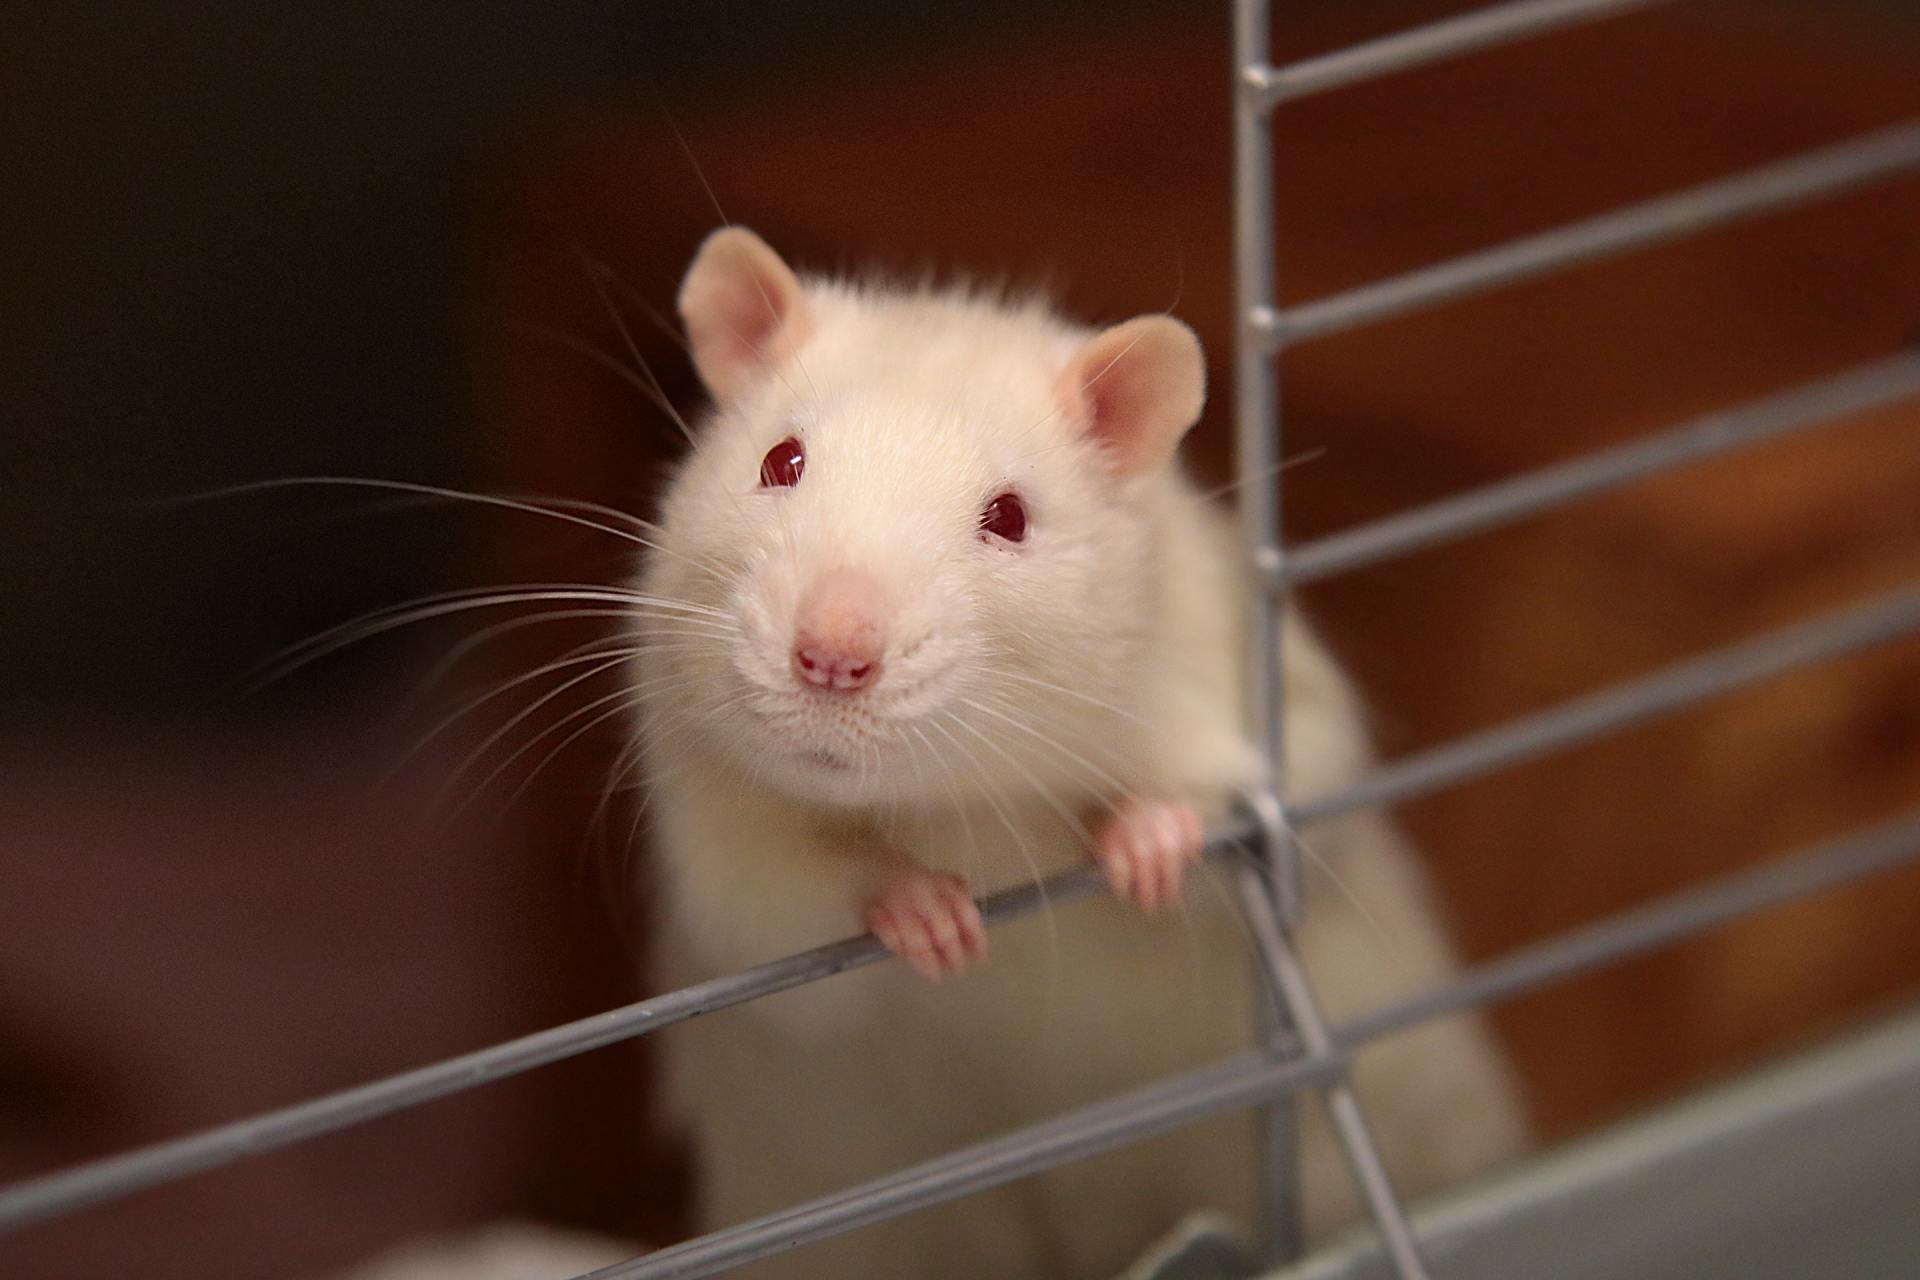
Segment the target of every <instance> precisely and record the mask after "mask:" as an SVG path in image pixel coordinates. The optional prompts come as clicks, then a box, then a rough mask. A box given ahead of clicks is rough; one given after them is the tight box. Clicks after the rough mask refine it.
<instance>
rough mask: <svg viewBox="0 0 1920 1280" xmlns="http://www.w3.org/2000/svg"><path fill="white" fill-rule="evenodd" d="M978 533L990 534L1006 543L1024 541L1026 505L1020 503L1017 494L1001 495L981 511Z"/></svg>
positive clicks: (1025, 536)
mask: <svg viewBox="0 0 1920 1280" xmlns="http://www.w3.org/2000/svg"><path fill="white" fill-rule="evenodd" d="M980 532H981V533H990V534H992V535H993V536H994V537H996V538H1004V539H1006V540H1007V541H1008V542H1024V541H1026V538H1027V504H1026V503H1024V502H1022V501H1020V495H1019V494H1017V493H1003V494H1001V495H1000V496H999V497H997V498H995V499H994V500H993V501H992V502H989V503H988V504H987V505H986V508H985V510H983V511H981V513H980Z"/></svg>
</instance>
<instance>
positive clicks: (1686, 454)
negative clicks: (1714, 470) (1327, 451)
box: [1276, 354, 1920, 585]
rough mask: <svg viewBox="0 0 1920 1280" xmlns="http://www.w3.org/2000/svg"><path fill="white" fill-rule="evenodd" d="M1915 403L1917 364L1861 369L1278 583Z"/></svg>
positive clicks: (1497, 490)
mask: <svg viewBox="0 0 1920 1280" xmlns="http://www.w3.org/2000/svg"><path fill="white" fill-rule="evenodd" d="M1916 394H1920V354H1915V355H1902V356H1896V357H1894V358H1892V359H1889V360H1883V361H1879V362H1877V363H1874V364H1869V365H1863V366H1860V367H1859V368H1855V369H1851V370H1848V371H1847V372H1845V373H1842V374H1839V375H1837V376H1835V377H1831V378H1825V379H1822V380H1820V381H1818V382H1813V383H1807V384H1804V385H1801V386H1798V387H1795V388H1793V389H1792V390H1790V391H1786V392H1782V393H1780V394H1777V395H1772V396H1768V397H1767V398H1765V399H1763V400H1755V401H1750V402H1749V403H1747V404H1744V405H1740V406H1738V407H1737V408H1733V409H1725V410H1721V411H1719V412H1715V413H1710V414H1706V415H1704V416H1702V417H1698V418H1695V419H1693V420H1692V421H1690V422H1686V423H1683V424H1681V425H1680V426H1677V427H1670V428H1667V429H1665V430H1663V431H1660V432H1659V433H1657V434H1655V435H1653V436H1651V437H1649V438H1647V439H1644V440H1636V441H1633V442H1631V443H1628V444H1624V445H1620V446H1618V447H1617V448H1612V449H1606V450H1602V451H1600V452H1598V453H1591V454H1588V455H1586V456H1585V457H1581V458H1576V459H1574V460H1573V461H1571V462H1565V463H1560V464H1558V465H1555V466H1549V467H1541V468H1539V469H1538V470H1534V471H1529V472H1526V473H1525V474H1523V475H1519V476H1516V477H1514V478H1513V479H1511V480H1502V481H1499V482H1498V483H1495V484H1489V485H1485V486H1483V487H1481V488H1478V489H1473V490H1470V491H1468V492H1466V493H1463V494H1460V495H1459V496H1458V497H1453V498H1447V499H1444V500H1442V501H1439V502H1434V503H1431V504H1429V505H1427V506H1424V507H1418V508H1415V509H1414V510H1412V511H1408V512H1405V513H1403V514H1401V515H1396V516H1390V517H1388V518H1386V519H1384V520H1376V521H1373V522H1372V523H1369V524H1364V525H1360V526H1359V527H1357V528H1354V529H1349V530H1347V531H1345V532H1343V533H1335V534H1331V535H1329V536H1327V537H1324V538H1318V539H1315V540H1314V541H1312V542H1307V543H1303V544H1302V545H1300V546H1299V547H1296V548H1294V549H1293V550H1290V551H1289V552H1288V553H1287V555H1286V557H1285V560H1284V562H1283V564H1282V566H1281V570H1280V574H1279V575H1278V576H1279V578H1280V581H1282V582H1284V583H1286V584H1289V585H1290V584H1294V583H1301V582H1313V581H1316V580H1318V579H1321V578H1328V577H1332V576H1334V575H1335V574H1340V573H1347V572H1350V571H1352V570H1354V569H1357V568H1360V567H1362V566H1363V565H1368V564H1373V563H1375V562H1377V561H1380V560H1386V559H1390V558H1392V557H1394V556H1400V555H1405V554H1406V553H1408V552H1410V551H1416V550H1420V549H1423V548H1426V547H1430V546H1434V545H1436V544H1438V543H1443V542H1450V541H1453V540H1455V539H1458V538H1464V537H1466V536H1468V535H1469V534H1473V533H1480V532H1483V531H1485V530H1487V529H1491V528H1496V527H1498V526H1500V525H1503V524H1509V523H1511V522H1513V521H1515V520H1521V519H1524V518H1525V517H1527V516H1530V515H1535V514H1538V513H1540V512H1542V511H1546V510H1549V509H1551V508H1554V507H1558V506H1561V505H1563V504H1565V503H1569V502H1573V501H1575V500H1577V499H1580V498H1585V497H1588V496H1591V495H1593V494H1596V493H1600V492H1603V491H1605V490H1607V489H1611V488H1614V487H1616V486H1618V485H1622V484H1626V483H1628V482H1630V481H1633V480H1638V479H1642V478H1644V477H1646V476H1651V475H1654V474H1657V473H1659V472H1662V471H1666V470H1669V469H1671V468H1674V467H1680V466H1684V465H1686V464H1688V463H1691V462H1698V461H1700V460H1701V459H1704V458H1710V457H1713V456H1715V455H1717V454H1721V453H1726V452H1728V451H1730V450H1733V449H1737V448H1740V447H1742V446H1745V445H1751V444H1759V443H1761V442H1763V441H1767V440H1771V439H1774V438H1776V437H1778V436H1783V435H1787V434H1789V433H1791V432H1794V431H1801V430H1806V429H1809V428H1813V427H1823V426H1830V425H1833V424H1835V423H1838V422H1840V421H1842V420H1844V419H1846V418H1848V417H1851V416H1852V415H1855V414H1858V413H1860V412H1862V411H1864V410H1867V409H1874V408H1879V407H1880V406H1882V405H1887V404H1893V403H1896V402H1898V401H1900V400H1904V399H1906V398H1908V397H1910V396H1913V395H1916ZM1276 585H1278V584H1277V583H1276Z"/></svg>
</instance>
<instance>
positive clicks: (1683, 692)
mask: <svg viewBox="0 0 1920 1280" xmlns="http://www.w3.org/2000/svg"><path fill="white" fill-rule="evenodd" d="M1916 629H1920V585H1910V586H1907V587H1904V588H1902V589H1899V590H1896V591H1891V592H1888V593H1886V594H1884V595H1880V596H1876V597H1874V598H1873V599H1871V600H1869V601H1867V602H1866V603H1865V604H1859V605H1854V606H1851V607H1849V608H1845V609H1837V610H1834V611H1832V612H1829V613H1825V614H1821V615H1819V616H1817V617H1815V618H1813V619H1812V620H1810V621H1807V622H1802V623H1797V624H1794V625H1792V626H1788V627H1781V628H1779V629H1778V630H1774V631H1769V632H1766V633H1764V634H1762V635H1760V636H1758V637H1756V638H1754V639H1751V640H1746V641H1743V642H1741V643H1739V644H1733V645H1728V646H1726V647H1725V648H1721V649H1715V650H1712V651H1710V652H1708V653H1705V654H1702V655H1700V656H1699V657H1696V658H1689V659H1687V660H1686V661H1683V662H1678V663H1675V664H1674V665H1672V666H1669V667H1665V668H1663V669H1661V670H1659V671H1656V672H1654V673H1653V674H1652V675H1648V676H1641V677H1638V678H1636V679H1633V680H1627V681H1623V682H1621V683H1620V684H1616V685H1613V686H1611V687H1609V688H1606V689H1602V690H1600V691H1599V692H1598V693H1592V694H1588V695H1586V696H1584V697H1580V698H1575V699H1573V700H1572V701H1570V702H1563V703H1561V704H1560V705H1559V706H1557V707H1550V708H1548V709H1547V710H1545V711H1540V712H1536V713H1534V714H1532V715H1527V716H1522V717H1520V718H1519V719H1517V720H1510V721H1508V722H1507V723H1505V724H1503V725H1499V726H1497V727H1495V728H1492V729H1488V730H1485V731H1483V732H1480V733H1476V734H1470V735H1468V736H1467V737H1464V738H1456V739H1454V740H1453V741H1451V742H1447V743H1443V744H1441V745H1440V746H1437V747H1434V748H1432V749H1430V750H1427V751H1422V752H1419V753H1417V754H1415V755H1412V756H1409V757H1407V758H1405V759H1403V760H1398V761H1395V762H1393V763H1391V764H1387V765H1383V766H1381V767H1380V768H1378V769H1376V770H1374V771H1373V772H1372V773H1370V774H1368V775H1367V776H1365V777H1363V778H1362V779H1361V780H1360V781H1359V782H1357V783H1355V784H1353V785H1352V786H1349V787H1342V788H1340V789H1339V790H1336V791H1332V792H1329V793H1328V794H1326V795H1324V796H1316V797H1314V798H1313V799H1311V800H1307V801H1305V802H1303V803H1301V804H1299V805H1296V806H1292V807H1290V808H1289V809H1288V812H1287V817H1288V821H1289V822H1290V823H1291V825H1293V826H1294V827H1295V828H1301V827H1307V826H1311V825H1313V824H1314V823H1317V822H1325V821H1327V820H1328V819H1330V818H1337V817H1340V816H1341V815H1343V814H1348V813H1352V812H1354V811H1356V810H1359V809H1372V808H1379V807H1385V806H1391V805H1396V804H1399V803H1401V802H1403V801H1406V800H1411V799H1413V798H1415V797H1416V796H1423V795H1426V794H1427V793H1428V792H1431V791H1438V790H1440V789H1442V788H1444V787H1450V786H1454V785H1455V784H1457V783H1461V782H1465V781H1467V780H1469V779H1472V778H1477V777H1479V776H1480V775H1482V774H1485V773H1491V772H1493V771H1494V770H1496V769H1500V768H1503V767H1505V766H1507V765H1511V764H1517V763H1518V762H1520V761H1522V760H1527V759H1530V758H1532V757H1534V756H1538V755H1544V754H1546V753H1547V752H1549V751H1554V750H1557V749H1559V748H1561V747H1567V746H1571V745H1573V744H1574V743H1577V742H1580V741H1582V740H1584V739H1587V738H1592V737H1596V736H1598V735H1600V734H1603V733H1606V732H1608V731H1610V730H1614V729H1619V728H1622V727H1623V726H1626V725H1629V724H1632V723H1634V722H1635V721H1639V720H1646V719H1650V718H1652V717H1654V716H1658V715H1662V714H1665V713H1666V712H1669V711H1676V710H1678V709H1680V708H1682V707H1685V706H1688V705H1690V704H1692V703H1695V702H1700V701H1703V700H1705V699H1707V698H1711V697H1713V696H1714V695H1716V694H1721V693H1726V692H1728V691H1729V690H1732V689H1736V688H1739V687H1740V686H1741V685H1744V684H1751V683H1753V682H1755V681H1758V680H1764V679H1766V678H1768V677H1770V676H1776V675H1780V674H1782V673H1784V672H1787V671H1791V670H1793V669H1794V668H1796V667H1803V666H1807V665H1809V664H1811V663H1815V662H1819V661H1822V660H1824V659H1827V658H1837V657H1839V656H1841V655H1842V654H1846V653H1851V652H1853V651H1854V650H1856V649H1864V648H1866V647H1868V646H1869V645H1874V644H1880V643H1883V642H1885V641H1888V640H1893V639H1896V638H1898V637H1900V636H1902V635H1905V634H1907V633H1910V632H1913V631H1914V630H1916Z"/></svg>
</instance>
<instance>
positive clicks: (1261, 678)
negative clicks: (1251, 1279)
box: [1232, 0, 1303, 1262]
mask: <svg viewBox="0 0 1920 1280" xmlns="http://www.w3.org/2000/svg"><path fill="white" fill-rule="evenodd" d="M1269 19H1270V12H1269V0H1233V95H1232V96H1233V182H1234V192H1233V198H1234V208H1233V237H1234V239H1233V246H1234V391H1235V396H1234V415H1235V416H1234V423H1235V426H1234V460H1235V470H1236V472H1237V475H1236V477H1235V478H1236V480H1237V481H1238V482H1239V485H1238V488H1239V491H1240V529H1241V538H1242V541H1243V545H1244V547H1245V552H1246V556H1247V560H1248V567H1249V570H1250V578H1249V582H1250V583H1254V584H1259V585H1258V587H1257V588H1256V589H1255V590H1253V591H1251V592H1250V593H1249V594H1250V597H1251V598H1250V601H1249V605H1248V608H1247V622H1246V628H1247V634H1246V653H1245V657H1244V667H1245V677H1244V678H1245V680H1246V686H1245V689H1246V700H1247V709H1246V720H1247V725H1248V728H1249V729H1251V730H1253V731H1254V732H1255V733H1256V734H1258V735H1259V741H1260V743H1261V746H1262V747H1263V748H1264V749H1265V752H1266V759H1267V761H1268V769H1269V772H1268V776H1267V779H1266V785H1265V786H1264V787H1263V788H1261V789H1260V790H1259V791H1258V792H1257V793H1256V794H1254V795H1251V796H1249V797H1248V803H1249V806H1250V807H1251V808H1252V810H1253V813H1254V817H1255V818H1256V819H1257V821H1258V822H1259V825H1260V831H1261V839H1260V840H1259V841H1258V848H1259V849H1260V851H1261V853H1262V855H1263V860H1264V861H1265V862H1266V863H1267V864H1268V867H1269V869H1270V871H1272V873H1273V875H1272V877H1271V879H1270V880H1268V881H1267V882H1266V883H1265V884H1263V885H1262V886H1261V890H1260V891H1261V892H1266V891H1268V889H1270V888H1271V889H1273V890H1275V891H1277V892H1278V893H1279V894H1280V895H1281V900H1280V901H1279V902H1277V903H1271V904H1263V905H1266V906H1268V907H1269V908H1271V909H1276V910H1277V911H1278V912H1279V913H1280V914H1281V915H1282V916H1283V917H1287V918H1291V916H1292V914H1293V913H1294V912H1295V911H1297V909H1298V901H1299V899H1298V895H1297V894H1296V893H1293V892H1291V890H1292V889H1293V887H1294V874H1295V873H1294V871H1293V868H1292V867H1291V866H1290V865H1289V859H1290V857H1291V854H1292V850H1291V849H1290V847H1289V845H1288V844H1287V841H1286V835H1285V825H1284V822H1283V820H1282V814H1281V807H1280V796H1281V794H1282V791H1281V779H1282V777H1283V775H1284V769H1285V759H1286V757H1285V741H1284V739H1285V733H1284V730H1285V723H1286V722H1285V709H1284V706H1283V705H1282V696H1283V695H1282V688H1281V681H1280V625H1279V623H1280V617H1279V609H1280V605H1281V601H1282V598H1283V597H1282V596H1281V595H1280V594H1278V593H1275V592H1273V591H1271V590H1270V588H1269V584H1284V582H1285V579H1284V578H1283V577H1282V576H1281V574H1280V564H1281V544H1280V483H1279V479H1278V469H1277V467H1276V465H1275V460H1276V459H1277V458H1278V457H1279V455H1280V409H1279V406H1280V394H1279V370H1278V365H1277V363H1276V360H1275V358H1274V357H1273V356H1271V355H1269V354H1268V343H1269V341H1270V338H1269V331H1270V330H1271V329H1272V327H1273V319H1274V316H1275V315H1276V310H1275V306H1274V262H1273V259H1274V250H1273V246H1274V214H1273V136H1272V128H1271V125H1270V122H1269V112H1270V108H1269V106H1268V104H1267V101H1266V84H1267V77H1268V74H1269V71H1270V67H1269V55H1270V47H1269V30H1270V24H1269ZM1284 1007H1285V1005H1284V1002H1283V1001H1279V1000H1273V999H1264V998H1263V999H1259V1000H1257V1002H1256V1005H1255V1008H1254V1009H1253V1010H1250V1011H1249V1014H1250V1016H1252V1017H1253V1018H1254V1019H1255V1020H1256V1030H1257V1032H1258V1034H1259V1036H1260V1039H1261V1042H1262V1044H1263V1045H1264V1046H1265V1047H1266V1049H1267V1051H1268V1052H1269V1053H1270V1054H1273V1055H1275V1056H1284V1055H1286V1054H1289V1053H1291V1052H1293V1051H1295V1049H1296V1048H1297V1041H1296V1040H1295V1038H1294V1035H1293V1029H1292V1028H1291V1027H1290V1026H1289V1025H1288V1024H1287V1021H1286V1019H1285V1017H1284V1015H1283V1014H1282V1013H1281V1012H1280V1011H1281V1010H1282V1009H1284ZM1298 1115H1299V1109H1298V1106H1297V1105H1296V1103H1295V1102H1294V1100H1293V1099H1291V1098H1282V1099H1280V1100H1278V1101H1276V1102H1274V1103H1271V1104H1269V1105H1268V1106H1266V1107H1263V1108H1262V1109H1261V1111H1260V1115H1259V1125H1260V1157H1259V1158H1260V1168H1259V1178H1260V1234H1261V1245H1262V1248H1263V1249H1264V1251H1265V1253H1266V1255H1267V1257H1268V1258H1269V1259H1271V1260H1272V1261H1275V1262H1284V1261H1288V1260H1291V1259H1293V1258H1295V1257H1298V1256H1299V1254H1300V1252H1301V1246H1302V1238H1303V1232H1302V1228H1301V1222H1300V1195H1299V1191H1300V1178H1299V1145H1300V1143H1299V1132H1298Z"/></svg>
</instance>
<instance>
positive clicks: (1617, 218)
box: [1266, 121, 1920, 352]
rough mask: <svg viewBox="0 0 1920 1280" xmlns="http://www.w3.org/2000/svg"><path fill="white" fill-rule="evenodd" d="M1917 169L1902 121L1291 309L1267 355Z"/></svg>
mask: <svg viewBox="0 0 1920 1280" xmlns="http://www.w3.org/2000/svg"><path fill="white" fill-rule="evenodd" d="M1916 167H1920V121H1909V122H1907V123H1904V124H1900V125H1895V126H1893V127H1891V128H1886V129H1881V130H1878V131H1876V132H1874V133H1869V134H1865V135H1863V136H1861V137H1858V138H1854V139H1852V140H1850V141H1847V142H1843V143H1840V144H1838V145H1836V146H1831V147H1826V148H1822V149H1820V150H1817V151H1808V152H1803V153H1801V154H1800V155H1797V156H1794V157H1792V158H1790V159H1787V160H1784V161H1781V162H1779V163H1777V164H1772V165H1767V166H1764V167H1762V168H1758V169H1750V170H1748V171H1747V172H1745V173H1741V174H1736V175H1735V176H1733V177H1731V178H1722V179H1720V180H1718V181H1715V182H1709V183H1705V184H1703V185H1701V186H1697V187H1691V188H1689V189H1687V190H1685V191H1681V192H1679V193H1678V194H1676V195H1670V196H1662V197H1660V198H1659V199H1656V200H1649V201H1646V202H1645V203H1642V204H1636V205H1629V206H1628V207H1626V208H1624V209H1618V210H1615V211H1614V212H1612V213H1607V214H1602V215H1600V216H1599V217H1596V218H1590V219H1587V220H1586V221H1582V222H1575V223H1570V224H1568V225H1566V226H1562V227H1556V228H1554V229H1553V230H1551V231H1545V232H1542V233H1540V234H1538V235H1533V236H1527V237H1524V238H1521V239H1517V240H1510V241H1508V242H1506V243H1505V244H1501V245H1497V246H1495V247H1494V248H1491V249H1483V250H1480V251H1478V252H1475V253H1469V254H1465V255H1463V256H1461V257H1457V258H1450V259H1448V260H1446V261H1444V262H1438V263H1435V264H1433V265H1432V266H1428V267H1421V268H1419V269H1418V270H1414V271H1409V272H1407V273H1406V274H1404V275H1399V276H1393V277H1390V278H1388V279H1386V280H1381V281H1378V282H1376V283H1374V284H1368V285H1361V286H1360V287H1358V288H1355V289H1349V290H1347V291H1345V292H1342V293H1336V294H1333V295H1331V296H1329V297H1325V298H1319V299H1316V300H1314V301H1312V302H1304V303H1301V304H1299V305H1297V306H1293V307H1288V308H1286V309H1284V310H1282V311H1280V312H1278V313H1277V314H1275V315H1274V316H1273V317H1272V320H1271V323H1270V324H1269V325H1268V326H1267V331H1266V341H1267V347H1268V350H1269V351H1270V352H1277V351H1278V350H1279V349H1280V348H1281V347H1282V346H1284V345H1286V344H1288V343H1294V342H1304V341H1308V340H1310V339H1313V338H1322V337H1325V336H1327V335H1328V334H1333V333H1339V332H1341V331H1342V330H1345V329H1352V328H1356V327H1358V326H1360V325H1363V324H1370V323H1372V322H1374V321H1376V320H1383V319H1385V318H1387V317H1388V316H1395V315H1400V314H1403V313H1405V312H1409V311H1415V310H1418V309H1420V308H1422V307H1430V306H1433V305H1435V304H1436V303H1440V302H1445V301H1447V300H1449V299H1452V298H1458V297H1461V296H1464V295H1467V294H1471V293H1477V292H1479V291H1481V290H1483V289H1489V288H1492V287H1494V286H1496V285H1503V284H1512V283H1515V282H1517V281H1520V280H1526V279H1529V278H1531V277H1533V276H1538V275H1543V274H1545V273H1547V272H1549V271H1554V270H1557V269H1559V268H1561V267H1567V266H1572V265H1573V264H1575V263H1579V262H1585V261H1588V260H1590V259H1593V258H1599V257H1603V256H1606V255H1608V254H1614V253H1621V252H1624V251H1625V250H1628V249H1634V248H1638V247H1641V246H1643V245H1649V244H1656V243H1658V242H1660V241H1663V240H1672V239H1675V238H1677V237H1679V236H1682V235H1687V234H1689V233H1691V232H1695V231H1700V230H1703V229H1705V228H1707V227H1711V226H1714V225H1716V224H1718V223H1723V222H1730V221H1733V220H1735V219H1737V218H1745V217H1751V216H1753V215H1755V214H1759V213H1763V212H1767V211H1769V210H1773V209H1779V208H1783V207H1786V206H1789V205H1793V204H1797V203H1800V202H1803V201H1807V200H1812V199H1815V198H1817V197H1820V196H1825V195H1831V194H1833V193H1834V192H1837V191H1842V190H1845V189H1846V188H1848V187H1855V186H1860V185H1862V184H1865V183H1869V182H1873V181H1876V180H1879V179H1883V178H1888V177H1891V176H1893V175H1895V174H1898V173H1900V172H1903V171H1905V170H1909V169H1913V168H1916Z"/></svg>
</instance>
